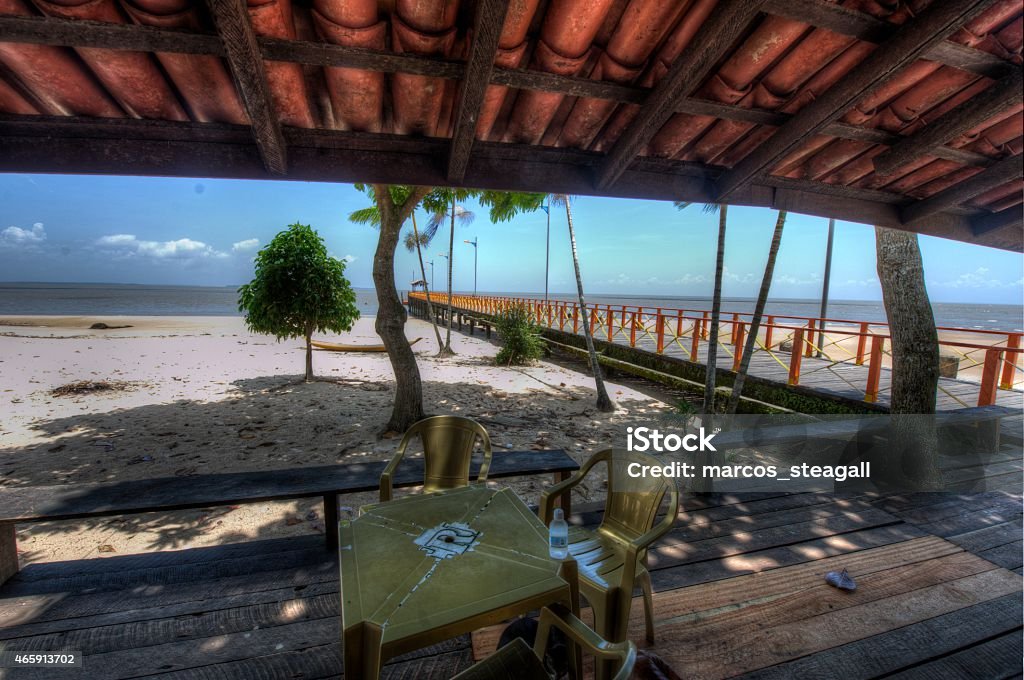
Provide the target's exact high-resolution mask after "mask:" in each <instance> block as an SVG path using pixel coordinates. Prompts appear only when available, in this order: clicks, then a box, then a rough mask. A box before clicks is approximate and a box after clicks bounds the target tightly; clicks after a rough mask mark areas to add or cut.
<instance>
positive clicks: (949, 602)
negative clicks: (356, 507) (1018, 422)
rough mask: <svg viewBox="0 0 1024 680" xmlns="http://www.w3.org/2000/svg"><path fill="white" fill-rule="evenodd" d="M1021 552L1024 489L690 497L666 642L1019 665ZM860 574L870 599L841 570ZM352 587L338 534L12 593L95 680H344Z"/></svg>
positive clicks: (668, 546) (724, 672) (659, 553)
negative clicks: (838, 575) (328, 546)
mask: <svg viewBox="0 0 1024 680" xmlns="http://www.w3.org/2000/svg"><path fill="white" fill-rule="evenodd" d="M1004 451H1007V449H1004ZM1016 457H1017V458H1018V459H1019V458H1020V451H1019V449H1018V450H1017V451H1016ZM1017 488H1019V484H1018V486H1017ZM575 519H576V521H579V522H582V523H585V524H593V523H596V522H598V521H600V510H599V509H591V510H586V509H584V511H583V512H581V513H579V514H578V515H576V516H575ZM1021 548H1022V544H1021V495H1020V493H1018V492H1014V491H983V492H965V493H941V494H938V493H932V494H925V493H920V494H913V495H907V496H891V495H890V496H880V495H878V494H860V495H844V496H837V495H827V494H816V493H798V494H780V493H775V494H743V495H738V494H718V495H709V496H702V497H687V498H686V499H685V501H684V504H683V507H682V509H681V511H680V516H679V522H678V525H677V528H675V529H674V530H673V531H672V532H671V533H669V534H668V535H667V536H666V537H665V538H664V539H663V540H662V541H661V542H660V543H659V544H657V545H656V547H655V548H654V549H653V550H652V551H651V555H650V565H651V572H652V579H653V583H654V588H655V591H656V594H655V617H656V619H657V635H658V641H657V644H656V645H655V646H654V647H653V650H652V651H654V652H655V653H657V654H658V655H659V656H661V657H662V658H663V659H665V660H666V661H667V662H668V663H669V664H670V665H671V666H673V667H674V668H675V669H676V671H677V672H678V673H679V674H680V675H681V676H684V677H700V678H718V677H733V676H749V677H758V678H790V677H793V678H796V677H826V676H827V677H843V678H869V677H883V676H891V675H897V676H899V677H917V676H921V677H924V676H928V677H940V676H941V677H949V676H955V677H963V676H966V675H970V676H971V677H985V678H1001V677H1012V676H1017V675H1018V674H1019V673H1020V659H1021V618H1022V611H1021V577H1020V574H1021ZM843 568H846V569H848V570H849V571H850V573H851V574H852V575H853V576H854V577H855V578H856V579H857V582H858V586H859V587H858V590H857V591H856V592H855V593H845V592H842V591H838V590H835V589H833V588H831V587H830V586H827V585H825V584H824V582H823V575H824V574H825V572H827V571H830V570H836V569H843ZM338 597H339V595H338V565H337V560H336V558H334V557H333V556H332V555H330V554H329V553H327V552H325V550H324V548H323V542H322V537H320V536H307V537H300V538H289V539H273V540H261V541H255V542H250V543H242V544H232V545H224V546H219V547H214V548H198V549H191V550H181V551H174V552H160V553H147V554H141V555H127V556H118V557H112V558H106V559H92V560H85V561H75V562H64V563H48V564H34V565H29V566H28V567H26V568H25V569H24V570H23V571H22V572H21V573H20V574H19V575H18V576H16V577H15V578H13V579H12V580H11V581H9V582H8V583H7V584H6V585H5V586H3V587H2V588H0V646H2V647H3V648H6V649H11V650H19V651H41V650H56V649H66V650H80V651H82V652H83V653H84V658H85V665H86V670H85V672H84V674H83V675H82V677H89V678H90V679H91V680H103V679H109V680H113V679H121V678H135V677H143V676H145V677H149V676H156V677H159V678H162V679H175V680H177V679H183V678H190V679H191V678H211V679H212V678H218V679H220V678H224V679H227V678H239V679H241V678H245V679H249V678H300V677H301V678H304V679H307V680H310V679H314V678H336V677H339V676H341V675H342V660H341V659H342V657H341V650H340V631H339V619H338V605H339V603H338ZM641 611H642V608H641V607H640V606H639V602H638V603H637V606H635V607H634V608H633V612H634V618H635V620H634V621H633V626H632V635H631V636H632V637H633V639H636V640H642V639H643V634H642V630H643V628H642V621H641V619H640V617H639V615H640V613H641ZM587 618H588V613H585V614H584V619H585V620H586V619H587ZM499 633H500V627H498V628H492V629H485V630H482V631H478V632H477V633H474V634H473V635H472V636H462V637H459V638H455V639H452V640H449V641H447V642H445V643H443V644H440V645H437V646H434V647H431V648H427V649H422V650H418V651H416V652H413V653H411V654H408V655H406V656H403V657H398V658H396V659H393V660H391V662H390V663H389V664H388V665H387V667H386V669H385V674H384V677H387V678H439V679H440V678H447V677H450V676H451V675H453V674H454V673H456V672H457V671H459V670H461V669H463V668H466V667H468V666H469V665H470V664H471V663H472V662H473V658H474V655H476V656H477V657H479V656H481V655H484V654H486V653H488V652H489V651H490V650H491V649H493V647H494V644H495V643H496V640H497V637H498V635H499ZM6 672H7V675H5V676H3V677H7V678H14V679H16V678H33V679H35V678H41V677H74V676H75V675H76V672H75V671H51V675H50V676H44V675H42V674H41V673H40V671H29V670H20V671H13V670H8V671H6ZM0 673H2V671H0ZM58 674H59V675H58Z"/></svg>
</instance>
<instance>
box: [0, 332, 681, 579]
mask: <svg viewBox="0 0 1024 680" xmlns="http://www.w3.org/2000/svg"><path fill="white" fill-rule="evenodd" d="M96 322H103V323H105V324H107V325H108V326H111V327H113V326H130V327H128V328H117V329H115V328H109V329H106V330H90V329H89V326H91V325H92V324H93V323H96ZM406 330H407V336H408V337H410V338H416V337H422V338H423V339H422V340H421V341H420V342H419V343H417V344H416V346H415V347H414V349H415V350H416V354H417V359H418V362H419V366H420V371H421V375H422V378H423V382H424V405H425V408H426V409H427V411H428V412H429V413H432V414H444V413H451V414H460V415H466V416H469V417H472V418H474V419H476V420H478V421H480V422H481V423H482V424H483V425H484V426H485V427H486V428H487V429H488V431H489V433H490V435H491V438H492V442H493V444H494V447H495V450H499V451H500V450H502V449H506V450H507V449H514V450H527V449H530V448H564V449H566V450H567V451H569V452H570V453H571V454H572V455H573V456H574V457H576V458H577V459H579V460H581V461H582V460H585V459H586V458H587V457H588V456H589V455H590V454H592V453H594V452H596V451H599V450H601V449H603V448H606V447H607V446H609V445H610V441H611V440H612V438H613V437H615V436H617V435H621V433H622V431H623V430H624V428H625V426H626V423H627V422H629V421H630V420H631V419H632V418H635V417H638V416H642V415H643V414H647V415H654V414H655V413H664V412H665V411H667V410H669V407H668V406H666V405H665V404H663V403H661V402H658V401H654V400H652V399H651V398H650V397H648V396H645V395H644V394H641V393H639V392H637V391H636V390H634V389H631V388H629V387H625V386H622V385H618V384H614V383H609V385H608V387H609V392H610V393H611V395H612V397H613V398H614V399H615V400H616V402H617V403H618V405H619V406H620V409H619V410H618V411H616V412H615V413H614V414H610V415H608V414H602V413H600V412H598V411H597V410H596V409H595V408H594V405H593V397H592V395H593V388H592V382H591V380H590V378H589V377H588V376H586V375H585V374H583V373H580V372H576V371H573V370H570V369H566V368H562V367H560V366H556V365H554V364H551V363H546V362H541V363H538V364H537V365H534V366H530V367H512V368H506V367H498V366H495V365H494V362H493V357H494V355H495V354H496V353H497V349H498V348H497V346H496V345H494V344H492V343H491V342H489V341H487V340H484V339H483V338H481V337H472V338H471V337H467V336H465V335H462V334H459V333H453V336H452V344H453V347H454V349H455V351H456V352H457V355H456V356H455V357H453V358H448V359H437V358H435V357H434V354H435V353H436V342H435V339H434V335H433V331H432V329H431V327H430V325H429V323H426V322H424V321H420V320H410V322H409V324H408V325H407V326H406ZM324 339H326V340H334V341H342V340H343V341H345V342H351V343H366V344H374V343H377V342H379V340H378V338H377V336H376V333H375V332H374V330H373V319H372V318H364V319H361V320H360V321H359V322H358V323H357V325H356V327H355V328H354V329H353V331H352V332H351V333H348V334H345V335H344V336H343V337H332V336H325V337H324ZM302 361H303V355H302V347H301V342H300V341H297V340H292V341H282V342H280V343H279V342H275V341H274V339H273V338H272V337H267V336H260V335H253V334H250V333H249V332H248V331H247V330H246V329H245V327H244V324H243V322H242V319H240V318H238V317H102V318H99V317H16V318H6V319H2V320H0V377H2V380H0V400H2V403H3V411H2V412H3V415H2V417H0V485H5V486H16V485H50V484H74V483H89V482H99V481H109V480H128V479H142V478H148V477H163V476H170V475H178V476H188V475H194V474H202V473H211V472H230V471H243V470H255V469H260V470H271V469H281V468H290V467H295V466H313V465H327V464H334V463H345V462H351V461H363V460H385V459H390V457H391V455H392V454H393V452H394V450H395V448H396V446H397V445H398V439H397V438H395V439H380V438H379V436H378V435H379V433H380V430H381V429H382V426H383V425H384V422H385V420H386V418H387V416H388V414H389V413H390V407H391V401H392V390H393V375H392V372H391V366H390V363H389V362H388V358H387V355H386V354H383V353H335V352H316V353H315V356H314V369H315V371H316V373H317V375H318V376H320V377H321V378H322V379H321V380H318V381H316V382H311V383H303V382H301V380H300V374H301V371H302ZM78 381H94V382H96V381H106V382H110V383H115V384H116V386H117V387H119V389H117V390H112V391H102V392H89V393H84V394H70V395H66V396H55V395H54V394H53V390H55V389H56V388H59V387H61V386H66V385H69V384H71V383H75V382H78ZM548 483H550V480H549V479H547V478H544V479H542V478H533V479H524V480H520V481H516V482H515V483H514V484H513V486H514V488H515V489H516V490H517V491H518V492H519V493H520V494H521V495H522V496H523V497H524V498H525V499H526V500H527V501H528V502H531V503H536V502H537V498H538V495H539V492H540V490H541V488H542V486H544V485H546V484H548ZM581 491H582V494H583V495H582V496H581V498H580V499H579V500H586V498H587V496H586V495H587V494H588V493H589V491H588V489H587V488H586V487H582V488H581ZM595 491H597V490H595ZM374 500H376V497H375V494H362V495H351V496H348V497H343V501H342V502H343V503H345V504H346V505H345V510H344V512H348V513H354V512H355V510H356V509H357V508H358V507H359V506H360V505H361V504H364V503H367V502H370V501H374ZM344 512H343V514H344ZM320 513H321V510H320V507H319V502H318V501H316V500H310V501H302V502H281V503H264V504H252V505H244V506H232V507H220V508H212V509H209V510H192V511H181V512H174V513H155V514H150V515H134V516H125V517H112V518H104V519H97V520H91V521H68V522H51V523H45V524H32V525H22V526H19V527H18V528H19V530H20V531H19V532H18V547H19V553H20V557H21V560H22V562H23V564H25V563H29V562H34V561H48V560H69V559H78V558H83V557H97V556H100V557H102V556H111V555H119V554H125V553H137V552H146V551H152V550H162V549H180V548H185V547H198V546H205V545H213V544H220V543H228V542H235V541H241V540H248V539H250V538H256V537H261V538H262V537H276V536H285V535H294V534H302V533H313V532H323V531H324V526H323V521H322V518H321V517H320Z"/></svg>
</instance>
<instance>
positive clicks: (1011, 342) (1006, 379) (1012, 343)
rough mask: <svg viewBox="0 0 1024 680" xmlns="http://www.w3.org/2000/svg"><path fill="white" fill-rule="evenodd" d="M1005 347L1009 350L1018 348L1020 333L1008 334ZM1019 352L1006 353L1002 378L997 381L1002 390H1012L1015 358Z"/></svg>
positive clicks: (1015, 366)
mask: <svg viewBox="0 0 1024 680" xmlns="http://www.w3.org/2000/svg"><path fill="white" fill-rule="evenodd" d="M1006 346H1007V347H1008V348H1009V349H1019V348H1020V333H1010V335H1009V336H1008V337H1007V338H1006ZM1018 357H1020V352H1007V353H1006V357H1005V358H1004V360H1003V361H1004V363H1003V377H1002V380H1000V381H999V387H1000V388H1002V389H1004V390H1012V389H1013V379H1014V377H1015V376H1016V373H1017V358H1018Z"/></svg>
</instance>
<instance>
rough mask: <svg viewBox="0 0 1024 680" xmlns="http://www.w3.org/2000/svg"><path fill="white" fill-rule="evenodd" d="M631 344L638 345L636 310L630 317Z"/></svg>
mask: <svg viewBox="0 0 1024 680" xmlns="http://www.w3.org/2000/svg"><path fill="white" fill-rule="evenodd" d="M629 346H630V347H636V312H633V313H631V314H630V317H629Z"/></svg>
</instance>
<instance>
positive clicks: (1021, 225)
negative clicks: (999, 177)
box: [971, 204, 1024, 236]
mask: <svg viewBox="0 0 1024 680" xmlns="http://www.w3.org/2000/svg"><path fill="white" fill-rule="evenodd" d="M1003 229H1015V230H1016V231H1017V232H1024V204H1018V205H1015V206H1013V207H1012V208H1006V209H1005V210H1000V211H999V212H997V213H991V214H989V215H982V216H980V217H975V218H974V219H972V220H971V231H973V232H974V235H975V236H981V235H982V234H987V233H989V232H994V231H1001V230H1003Z"/></svg>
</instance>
